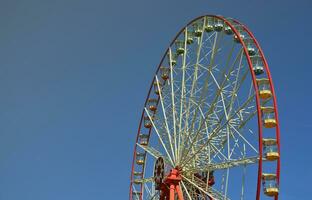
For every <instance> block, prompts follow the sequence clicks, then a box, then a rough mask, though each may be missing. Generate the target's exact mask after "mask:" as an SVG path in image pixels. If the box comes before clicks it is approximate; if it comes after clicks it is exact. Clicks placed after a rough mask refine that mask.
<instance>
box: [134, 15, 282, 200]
mask: <svg viewBox="0 0 312 200" xmlns="http://www.w3.org/2000/svg"><path fill="white" fill-rule="evenodd" d="M204 17H214V18H218V19H220V20H222V21H223V22H225V23H226V24H227V25H228V26H229V27H231V29H232V30H233V32H234V34H235V35H236V36H237V37H238V39H239V41H240V43H241V44H242V47H243V51H244V55H246V59H247V62H248V67H249V71H250V73H251V77H252V83H253V89H254V91H255V94H256V95H255V99H256V107H257V118H258V134H259V139H258V140H259V145H258V147H259V148H258V149H259V162H258V163H259V167H258V183H257V196H256V199H259V198H260V189H261V174H262V159H263V158H262V152H263V146H262V139H263V136H262V129H263V124H262V113H261V104H260V97H259V91H258V87H257V82H256V81H257V80H256V79H257V78H256V76H255V74H254V73H252V67H253V64H252V62H251V59H250V56H249V55H248V50H247V47H246V45H245V44H244V42H243V39H242V38H241V37H240V34H239V32H238V30H236V28H235V27H234V26H233V25H232V23H231V22H229V21H228V19H227V18H225V17H223V16H218V15H202V16H199V17H197V18H195V19H193V20H191V21H190V22H189V23H188V24H187V25H185V26H183V27H182V28H181V30H180V31H179V32H178V33H177V34H176V36H175V37H174V38H173V40H172V41H171V43H170V45H169V48H167V49H166V51H165V53H164V55H163V57H162V59H161V61H160V64H159V65H158V67H157V70H156V72H155V73H154V74H155V75H154V76H153V80H152V83H151V85H150V87H149V91H148V94H147V97H146V99H145V103H144V107H146V104H147V101H148V99H149V97H150V95H151V91H152V89H153V83H154V81H155V77H156V75H157V73H158V72H159V69H160V67H161V65H162V63H163V61H164V59H165V58H166V55H167V54H168V52H169V51H170V47H171V46H172V45H173V44H174V42H175V40H176V39H177V38H178V37H179V36H180V35H181V33H183V31H184V30H185V28H186V27H188V26H189V25H191V24H192V23H193V22H195V21H197V20H199V19H201V18H204ZM233 22H235V23H237V24H240V25H242V27H243V28H244V30H245V31H246V32H247V33H248V34H249V35H250V37H251V38H252V39H253V40H254V42H255V44H256V46H257V48H258V49H259V54H260V56H261V58H262V59H263V62H264V67H265V69H266V72H267V74H268V78H269V82H270V88H271V91H272V93H273V95H272V98H273V104H274V110H275V119H276V121H277V125H276V132H277V141H278V142H277V144H278V152H280V142H279V140H280V135H279V134H280V133H279V123H278V112H277V104H276V96H275V91H274V86H273V82H272V78H271V74H270V70H269V67H268V64H267V61H266V59H265V57H264V54H263V51H262V49H261V48H260V45H259V43H258V41H257V40H256V38H255V37H254V35H253V34H252V32H251V31H249V29H248V28H247V27H246V26H245V25H243V24H241V23H240V22H238V21H237V20H233ZM144 113H145V111H144V109H143V111H142V114H141V119H140V123H139V128H138V132H137V137H136V144H135V146H134V152H133V162H132V169H131V178H130V179H131V181H132V180H133V172H134V163H135V154H136V147H137V142H138V140H139V134H140V132H141V127H142V123H143V117H144ZM151 130H152V129H150V130H149V133H148V134H150V133H151ZM277 161H278V167H277V177H278V179H277V180H278V183H279V176H280V159H278V160H277ZM144 170H145V169H144ZM144 170H143V173H144ZM259 180H260V181H259ZM131 184H132V182H131V183H130V185H131ZM141 187H143V186H141ZM131 192H132V188H131V186H130V199H132V196H131ZM275 199H276V200H277V199H278V196H276V198H275Z"/></svg>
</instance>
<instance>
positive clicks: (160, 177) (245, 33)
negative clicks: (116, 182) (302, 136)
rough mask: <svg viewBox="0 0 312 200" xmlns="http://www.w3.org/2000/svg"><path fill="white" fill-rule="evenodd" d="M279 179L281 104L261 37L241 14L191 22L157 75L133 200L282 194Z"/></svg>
mask: <svg viewBox="0 0 312 200" xmlns="http://www.w3.org/2000/svg"><path fill="white" fill-rule="evenodd" d="M279 178H280V133H279V123H278V113H277V104H276V98H275V92H274V88H273V84H272V78H271V75H270V71H269V67H268V64H267V62H266V60H265V57H264V54H263V52H262V50H261V48H260V46H259V43H258V42H257V41H256V39H255V37H254V36H253V34H252V33H251V32H250V31H249V30H248V29H247V27H246V26H245V25H243V24H241V23H240V22H238V21H237V20H234V19H231V18H225V17H222V16H214V15H206V16H201V17H198V18H196V19H194V20H192V21H191V22H190V23H188V24H187V25H186V26H185V27H183V28H182V29H181V31H180V32H179V33H178V34H177V35H176V36H175V38H174V39H173V41H172V42H171V44H170V46H169V47H168V49H167V50H166V52H165V54H164V56H163V58H162V59H161V61H160V64H159V66H158V67H157V70H156V73H155V74H154V76H153V81H152V83H151V86H150V88H149V91H148V95H147V98H146V100H145V103H144V108H143V111H142V116H141V119H140V123H139V127H138V133H137V137H136V143H135V148H134V153H133V163H132V169H131V183H130V194H129V198H130V200H147V199H148V200H175V199H178V200H184V199H185V200H212V199H213V200H229V199H232V200H238V199H240V200H243V199H248V200H249V199H254V198H255V199H257V200H259V199H275V200H277V199H278V194H279Z"/></svg>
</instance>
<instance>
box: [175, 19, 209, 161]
mask: <svg viewBox="0 0 312 200" xmlns="http://www.w3.org/2000/svg"><path fill="white" fill-rule="evenodd" d="M204 24H205V21H204V23H203V27H202V29H204ZM202 44H203V34H202V35H201V37H199V40H198V46H197V50H196V63H195V66H194V72H193V74H192V77H193V78H192V79H193V80H192V84H191V85H192V86H191V90H190V97H189V98H192V96H193V92H194V88H195V85H196V82H197V79H198V64H199V59H200V54H201V50H202ZM183 82H184V73H183ZM183 85H184V83H183ZM184 89H185V88H184V87H182V94H183V90H184ZM183 99H185V100H186V97H185V98H184V96H183V95H182V96H181V104H180V127H179V130H180V131H179V133H180V134H182V133H183V132H182V131H181V129H182V113H183V112H182V101H183ZM185 103H186V102H185ZM189 107H190V103H188V106H187V108H186V115H185V125H184V129H185V128H186V127H187V126H188V117H189ZM180 139H181V142H179V147H178V148H179V152H181V151H182V150H183V149H182V146H183V143H184V141H185V134H184V135H182V136H181V137H180ZM180 154H181V153H179V155H180ZM179 159H181V156H180V157H179ZM179 163H180V160H179Z"/></svg>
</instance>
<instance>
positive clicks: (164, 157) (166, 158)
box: [137, 144, 174, 167]
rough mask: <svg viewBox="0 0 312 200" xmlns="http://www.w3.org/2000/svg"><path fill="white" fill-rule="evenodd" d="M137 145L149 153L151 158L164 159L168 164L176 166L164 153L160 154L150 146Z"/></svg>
mask: <svg viewBox="0 0 312 200" xmlns="http://www.w3.org/2000/svg"><path fill="white" fill-rule="evenodd" d="M137 145H138V146H139V147H141V148H142V149H143V150H144V151H146V152H147V153H149V154H150V155H151V156H153V157H154V158H155V159H157V158H159V157H162V158H163V159H164V161H165V163H166V164H168V165H171V166H172V167H173V166H174V164H173V162H172V160H171V159H170V157H167V156H165V155H163V154H162V153H160V152H159V151H158V150H156V149H155V148H153V147H150V146H146V145H141V144H137Z"/></svg>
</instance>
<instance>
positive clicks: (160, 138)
mask: <svg viewBox="0 0 312 200" xmlns="http://www.w3.org/2000/svg"><path fill="white" fill-rule="evenodd" d="M144 109H145V112H146V114H147V116H148V118H149V120H150V122H151V123H152V126H153V128H154V130H155V132H156V134H157V136H158V138H159V141H160V142H161V144H162V147H163V148H164V150H165V152H166V154H167V156H168V158H169V160H170V163H171V164H172V165H174V164H173V163H174V162H173V160H172V158H171V156H170V154H169V152H168V149H167V147H166V145H165V143H164V141H163V138H162V137H161V135H160V133H159V131H158V129H157V127H156V126H155V123H154V120H153V118H152V117H151V115H150V114H149V111H148V110H147V108H144ZM141 148H142V145H141Z"/></svg>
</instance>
